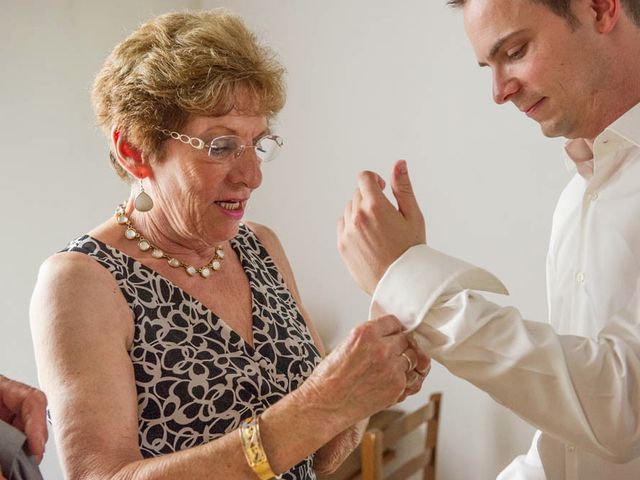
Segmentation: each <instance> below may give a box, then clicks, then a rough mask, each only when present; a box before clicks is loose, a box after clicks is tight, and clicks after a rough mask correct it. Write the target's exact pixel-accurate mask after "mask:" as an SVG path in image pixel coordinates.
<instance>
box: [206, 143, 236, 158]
mask: <svg viewBox="0 0 640 480" xmlns="http://www.w3.org/2000/svg"><path fill="white" fill-rule="evenodd" d="M236 148H238V142H236V141H234V140H233V139H216V140H214V141H212V142H211V146H210V147H209V156H211V157H225V156H227V155H230V154H232V153H233V152H234V151H235V150H236Z"/></svg>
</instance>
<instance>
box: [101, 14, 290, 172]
mask: <svg viewBox="0 0 640 480" xmlns="http://www.w3.org/2000/svg"><path fill="white" fill-rule="evenodd" d="M283 77H284V68H283V67H282V65H281V64H280V63H279V62H278V61H277V59H276V58H275V54H274V53H273V51H272V50H270V49H269V48H268V47H265V46H263V45H261V44H260V43H259V42H258V40H257V38H256V36H255V35H254V34H253V33H252V32H250V31H249V30H248V29H247V27H246V26H245V24H244V22H243V21H242V19H241V18H240V17H239V16H237V15H235V14H232V13H230V12H228V11H225V10H220V9H216V10H212V11H203V12H180V13H169V14H166V15H161V16H159V17H156V18H154V19H152V20H150V21H149V22H147V23H145V24H143V25H142V26H141V27H140V28H138V29H137V30H136V31H135V32H133V33H132V34H131V35H130V36H129V37H128V38H127V39H126V40H124V41H123V42H122V43H120V44H119V45H117V46H116V47H115V48H114V49H113V51H112V52H111V54H110V55H109V56H108V57H107V59H106V61H105V63H104V65H103V67H102V69H101V70H100V73H98V76H97V77H96V80H95V83H94V86H93V94H92V99H93V106H94V110H95V113H96V117H97V120H98V124H99V125H100V126H101V127H102V129H103V130H104V131H105V133H106V134H107V136H110V134H111V130H112V128H114V127H116V128H118V130H119V132H120V134H121V135H124V137H125V138H126V139H127V141H128V142H129V143H131V144H132V145H133V146H135V147H136V148H137V149H138V150H140V151H141V152H142V153H143V154H147V155H148V154H150V153H152V152H153V153H158V152H160V148H161V143H162V142H163V141H164V140H165V138H166V137H163V136H162V134H160V132H159V131H158V130H157V127H161V128H167V129H170V130H180V128H181V127H182V126H183V125H184V124H185V123H186V120H187V118H188V117H189V115H190V114H196V115H207V116H220V115H225V114H226V113H228V112H230V111H231V110H232V109H233V108H234V106H235V105H234V104H235V101H236V95H237V93H238V89H242V91H243V92H248V93H249V95H250V96H251V99H252V104H251V108H252V111H251V113H255V114H260V115H265V116H266V117H267V118H269V119H271V118H272V117H273V116H274V115H275V114H277V113H278V112H279V111H280V110H281V109H282V107H283V106H284V101H285V86H284V78H283ZM236 107H237V106H236ZM110 157H111V163H112V165H113V167H114V169H115V170H116V172H117V173H118V175H120V177H122V178H123V179H125V180H131V178H130V177H129V175H128V174H127V172H126V171H125V170H124V169H123V168H122V167H121V166H120V164H119V163H118V162H117V161H116V160H115V157H114V154H113V153H110Z"/></svg>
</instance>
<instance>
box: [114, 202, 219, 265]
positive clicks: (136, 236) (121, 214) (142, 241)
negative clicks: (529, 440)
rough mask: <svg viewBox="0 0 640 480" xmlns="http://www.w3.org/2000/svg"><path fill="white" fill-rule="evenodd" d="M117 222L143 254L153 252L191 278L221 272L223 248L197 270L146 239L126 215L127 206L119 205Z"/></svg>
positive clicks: (154, 255)
mask: <svg viewBox="0 0 640 480" xmlns="http://www.w3.org/2000/svg"><path fill="white" fill-rule="evenodd" d="M116 222H118V224H119V225H122V226H124V227H125V231H124V237H125V238H126V239H127V240H137V241H138V248H139V249H140V250H141V251H143V252H148V251H149V250H151V256H152V257H153V258H164V259H165V260H166V261H167V263H168V264H169V265H170V266H171V267H173V268H178V267H182V268H184V270H185V272H187V273H188V274H189V276H191V277H193V276H194V275H195V274H196V273H199V274H200V276H201V277H202V278H207V277H209V276H210V275H211V274H212V273H213V272H215V271H218V270H220V268H222V260H223V259H224V250H223V249H222V247H221V246H217V247H216V253H215V255H214V256H213V258H212V259H211V260H209V262H208V263H207V264H205V265H203V266H202V267H200V268H196V267H194V266H193V265H188V264H186V263H184V262H182V261H180V260H178V259H177V258H174V257H170V256H169V255H167V254H166V253H164V252H163V251H162V250H160V249H159V248H158V247H156V246H155V245H154V244H153V243H151V242H150V241H149V240H147V239H146V238H144V237H143V236H142V234H141V233H140V232H138V230H136V228H135V227H134V226H133V223H131V219H130V218H129V217H128V216H127V214H126V213H125V204H124V203H123V204H122V205H119V206H118V208H117V209H116Z"/></svg>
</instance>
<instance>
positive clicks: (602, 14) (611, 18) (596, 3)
mask: <svg viewBox="0 0 640 480" xmlns="http://www.w3.org/2000/svg"><path fill="white" fill-rule="evenodd" d="M591 11H592V12H593V19H594V24H595V26H596V30H597V31H598V32H599V33H609V32H611V31H612V30H613V29H614V28H615V26H616V25H617V24H618V20H619V19H620V15H621V14H622V5H620V0H591Z"/></svg>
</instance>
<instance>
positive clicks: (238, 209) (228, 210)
mask: <svg viewBox="0 0 640 480" xmlns="http://www.w3.org/2000/svg"><path fill="white" fill-rule="evenodd" d="M214 203H215V204H216V205H217V206H218V207H220V210H222V213H224V214H225V215H227V216H229V217H231V218H233V219H236V220H237V219H240V218H242V216H243V215H244V207H245V204H246V200H221V201H217V202H214Z"/></svg>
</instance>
